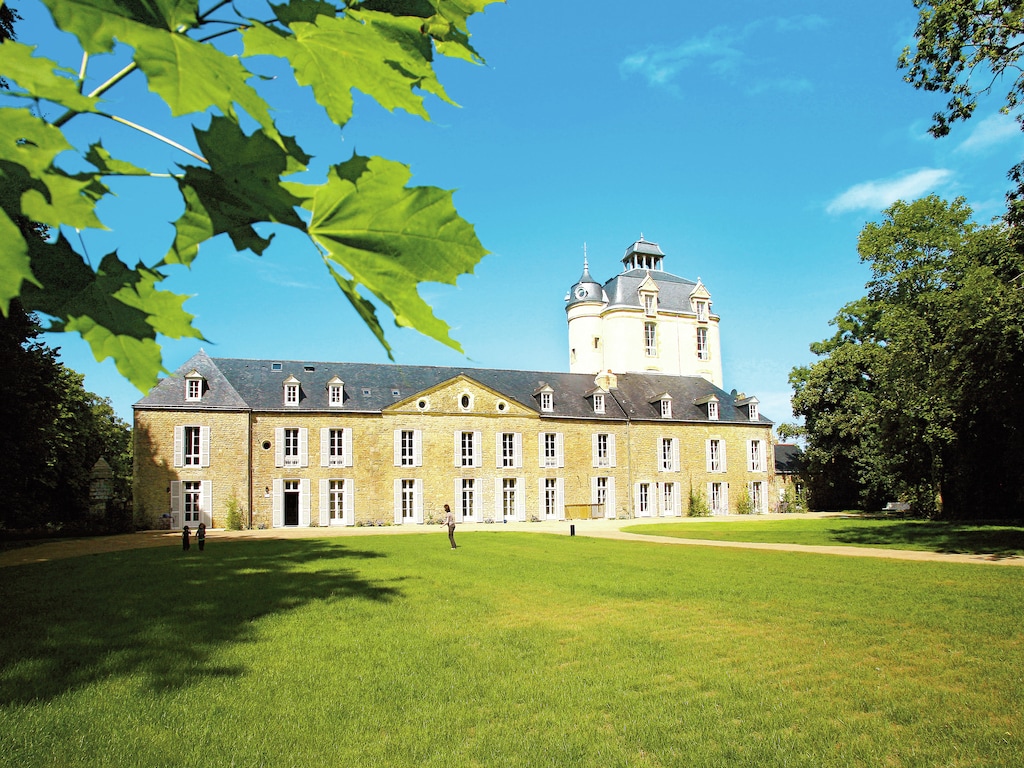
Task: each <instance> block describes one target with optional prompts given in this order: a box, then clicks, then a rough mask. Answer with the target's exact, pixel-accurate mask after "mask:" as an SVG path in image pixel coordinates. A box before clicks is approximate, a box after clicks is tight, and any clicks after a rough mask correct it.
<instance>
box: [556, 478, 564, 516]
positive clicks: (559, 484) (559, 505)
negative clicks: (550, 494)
mask: <svg viewBox="0 0 1024 768" xmlns="http://www.w3.org/2000/svg"><path fill="white" fill-rule="evenodd" d="M555 509H556V510H558V519H559V520H565V479H564V478H561V477H559V478H556V479H555Z"/></svg>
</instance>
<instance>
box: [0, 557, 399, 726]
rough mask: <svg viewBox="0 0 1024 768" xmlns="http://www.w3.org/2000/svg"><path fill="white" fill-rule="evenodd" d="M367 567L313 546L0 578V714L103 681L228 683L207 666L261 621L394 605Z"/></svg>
mask: <svg viewBox="0 0 1024 768" xmlns="http://www.w3.org/2000/svg"><path fill="white" fill-rule="evenodd" d="M375 557H383V555H381V554H379V553H376V552H371V551H362V550H358V549H354V548H350V547H346V546H343V545H340V544H333V543H327V542H322V541H315V540H312V541H295V540H292V541H260V542H232V543H217V544H215V545H213V546H208V547H207V549H206V551H205V552H202V553H200V552H199V551H198V550H197V548H196V547H195V546H194V545H193V547H192V550H191V551H190V552H182V551H181V550H180V548H177V549H170V548H167V547H160V548H156V549H144V550H135V551H130V552H122V553H117V554H109V555H96V556H93V557H81V558H73V559H70V560H63V561H56V562H51V563H45V564H40V565H33V566H23V567H18V568H7V569H4V573H3V579H2V581H0V626H3V627H4V628H5V629H4V632H3V637H0V706H8V705H11V704H18V703H27V702H30V701H46V700H50V699H53V698H55V697H57V696H60V695H62V694H64V693H67V692H71V691H74V690H76V689H79V688H81V687H83V686H86V685H88V684H90V683H92V682H94V681H97V680H108V679H111V678H119V677H124V678H126V679H127V678H130V677H133V678H137V679H139V680H141V681H144V683H143V684H148V685H149V686H151V687H152V688H153V689H155V690H167V689H173V688H178V687H182V686H186V685H188V684H189V683H190V682H194V681H195V680H196V679H198V678H201V677H203V676H206V677H211V676H213V677H236V676H239V675H241V674H242V673H243V672H244V671H245V668H244V667H241V666H229V667H224V666H218V665H216V664H215V663H213V662H212V661H211V659H212V658H213V656H214V655H215V652H216V651H217V650H218V649H219V648H220V647H222V646H224V645H227V644H235V643H240V642H241V643H244V642H247V641H248V642H255V640H256V637H257V625H256V622H257V621H258V620H259V619H260V618H262V617H265V616H269V615H271V614H278V613H283V612H287V611H290V610H294V609H296V608H299V607H301V606H303V605H306V604H309V603H312V602H314V601H328V602H329V601H342V600H369V601H390V600H393V599H396V598H398V597H400V596H401V592H400V591H399V590H398V589H396V588H395V587H392V586H382V585H380V584H375V583H373V582H371V581H369V580H366V579H364V578H362V577H361V576H360V574H359V572H358V570H357V568H356V567H355V561H358V560H361V559H366V558H375ZM259 652H260V650H259V647H258V646H256V645H254V646H253V654H254V655H255V654H258V653H259Z"/></svg>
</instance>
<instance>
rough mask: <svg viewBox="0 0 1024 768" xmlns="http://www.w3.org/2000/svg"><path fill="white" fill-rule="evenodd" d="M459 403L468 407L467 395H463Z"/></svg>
mask: <svg viewBox="0 0 1024 768" xmlns="http://www.w3.org/2000/svg"><path fill="white" fill-rule="evenodd" d="M459 403H461V405H462V407H463V408H469V395H463V396H462V399H461V400H459Z"/></svg>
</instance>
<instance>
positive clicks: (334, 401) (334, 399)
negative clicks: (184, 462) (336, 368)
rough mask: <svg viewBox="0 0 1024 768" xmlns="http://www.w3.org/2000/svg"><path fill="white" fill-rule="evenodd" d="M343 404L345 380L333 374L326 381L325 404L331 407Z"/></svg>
mask: <svg viewBox="0 0 1024 768" xmlns="http://www.w3.org/2000/svg"><path fill="white" fill-rule="evenodd" d="M344 404H345V382H343V381H342V380H341V379H339V378H338V377H337V376H335V377H334V378H333V379H331V380H330V381H329V382H327V405H328V406H330V407H332V408H337V407H338V406H341V405H344Z"/></svg>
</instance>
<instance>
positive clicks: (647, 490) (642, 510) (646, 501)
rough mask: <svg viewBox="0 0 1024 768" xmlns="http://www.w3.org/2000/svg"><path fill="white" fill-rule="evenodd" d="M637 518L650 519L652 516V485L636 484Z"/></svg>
mask: <svg viewBox="0 0 1024 768" xmlns="http://www.w3.org/2000/svg"><path fill="white" fill-rule="evenodd" d="M636 516H637V517H650V516H651V484H650V483H637V484H636Z"/></svg>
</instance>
